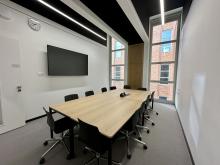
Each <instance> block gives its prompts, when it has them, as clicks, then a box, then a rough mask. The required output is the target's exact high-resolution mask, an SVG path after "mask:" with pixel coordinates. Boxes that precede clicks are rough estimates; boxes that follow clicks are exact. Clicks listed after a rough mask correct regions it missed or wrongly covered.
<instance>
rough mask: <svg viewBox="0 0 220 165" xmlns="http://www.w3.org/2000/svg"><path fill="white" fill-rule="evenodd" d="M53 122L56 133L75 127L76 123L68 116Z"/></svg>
mask: <svg viewBox="0 0 220 165" xmlns="http://www.w3.org/2000/svg"><path fill="white" fill-rule="evenodd" d="M54 124H55V127H54V132H55V133H56V134H58V133H61V132H64V131H65V130H68V129H70V128H73V127H75V126H76V124H77V123H76V122H75V121H73V120H72V119H70V118H68V117H64V118H62V119H59V120H57V121H55V123H54Z"/></svg>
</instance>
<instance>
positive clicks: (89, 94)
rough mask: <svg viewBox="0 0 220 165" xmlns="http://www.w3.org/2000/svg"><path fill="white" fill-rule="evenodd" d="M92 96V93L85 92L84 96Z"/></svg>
mask: <svg viewBox="0 0 220 165" xmlns="http://www.w3.org/2000/svg"><path fill="white" fill-rule="evenodd" d="M92 95H94V92H93V91H86V92H85V96H92Z"/></svg>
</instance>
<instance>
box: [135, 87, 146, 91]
mask: <svg viewBox="0 0 220 165" xmlns="http://www.w3.org/2000/svg"><path fill="white" fill-rule="evenodd" d="M137 90H141V91H147V88H138V89H137Z"/></svg>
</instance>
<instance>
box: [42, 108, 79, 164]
mask: <svg viewBox="0 0 220 165" xmlns="http://www.w3.org/2000/svg"><path fill="white" fill-rule="evenodd" d="M43 110H44V111H45V113H46V115H47V124H48V125H49V127H50V129H51V130H52V131H53V132H54V133H55V134H61V137H60V138H52V139H47V140H46V141H45V142H44V143H43V144H44V146H47V145H48V142H54V144H53V145H52V146H51V147H50V148H49V149H48V150H47V151H46V152H45V153H44V154H43V155H42V156H41V158H40V161H39V163H40V164H43V163H45V156H46V155H47V154H48V153H49V152H50V151H51V150H52V149H53V148H55V146H56V145H57V144H59V143H62V144H63V145H64V146H65V148H66V150H67V152H68V153H69V148H68V147H67V145H66V143H65V142H64V138H66V133H64V132H65V131H66V130H68V129H70V128H71V127H74V126H75V125H76V123H75V122H74V121H73V120H71V119H69V118H67V117H64V118H62V119H59V120H56V121H54V118H53V115H52V113H50V112H48V111H47V110H46V109H45V108H44V107H43Z"/></svg>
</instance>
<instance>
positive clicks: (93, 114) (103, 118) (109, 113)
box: [49, 89, 150, 138]
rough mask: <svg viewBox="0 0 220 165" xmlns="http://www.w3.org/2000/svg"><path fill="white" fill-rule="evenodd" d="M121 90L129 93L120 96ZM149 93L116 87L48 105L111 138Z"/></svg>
mask: <svg viewBox="0 0 220 165" xmlns="http://www.w3.org/2000/svg"><path fill="white" fill-rule="evenodd" d="M122 92H126V93H129V95H128V96H126V97H123V98H121V97H120V93H122ZM149 94H150V92H149V91H140V90H130V89H117V90H112V91H109V92H105V93H98V94H95V95H93V96H89V97H82V98H80V99H77V100H73V101H68V102H64V103H61V104H56V105H50V106H49V107H50V108H51V109H53V110H55V111H56V112H58V113H61V114H63V115H65V116H68V117H70V118H71V119H73V120H75V121H78V119H81V120H82V121H84V122H86V123H89V124H91V125H94V126H96V127H98V129H99V131H100V132H101V133H102V134H103V135H105V136H106V137H108V138H112V137H113V136H114V135H115V134H116V133H117V132H118V131H119V130H120V129H121V127H122V126H123V125H124V124H125V123H126V122H127V121H128V120H129V119H130V117H131V116H132V115H133V114H134V113H135V112H136V110H138V109H139V108H140V106H141V104H142V102H143V101H145V100H146V98H147V96H148V95H149Z"/></svg>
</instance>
